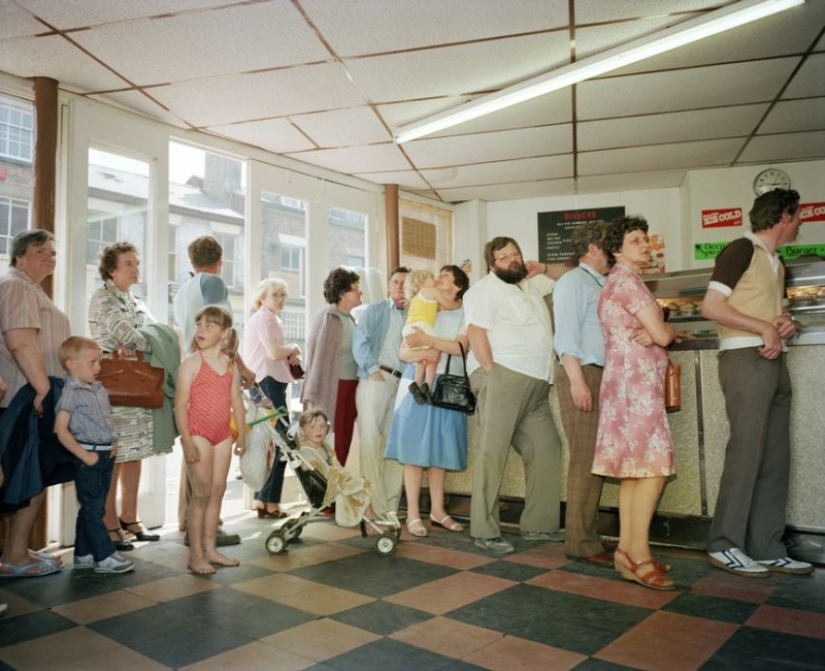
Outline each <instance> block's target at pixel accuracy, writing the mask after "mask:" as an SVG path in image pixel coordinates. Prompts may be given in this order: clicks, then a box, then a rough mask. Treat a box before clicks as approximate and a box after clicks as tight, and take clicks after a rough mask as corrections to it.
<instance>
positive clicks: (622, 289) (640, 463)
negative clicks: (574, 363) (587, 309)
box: [593, 217, 688, 590]
mask: <svg viewBox="0 0 825 671" xmlns="http://www.w3.org/2000/svg"><path fill="white" fill-rule="evenodd" d="M604 250H605V252H606V253H607V257H608V261H609V262H611V263H613V264H614V265H613V268H612V270H611V271H610V274H609V275H608V276H607V281H606V282H605V285H604V288H603V289H602V290H601V292H600V293H599V308H598V310H599V321H600V322H601V325H602V332H603V333H604V341H605V364H604V374H603V376H602V386H601V391H600V394H599V409H600V410H599V431H598V436H597V438H596V454H595V458H594V460H593V473H595V474H596V475H603V476H606V477H611V478H617V479H619V480H621V484H620V485H619V547H618V548H617V549H616V554H615V557H614V562H615V566H616V570H617V571H619V572H620V573H621V574H622V577H623V578H625V580H631V581H634V582H638V583H639V584H641V585H644V586H645V587H649V588H651V589H658V590H669V589H673V588H674V585H673V581H672V580H671V579H670V578H669V577H668V576H667V575H665V573H666V572H667V570H668V569H669V568H670V567H668V566H666V565H664V564H660V563H659V562H657V561H656V560H655V559H653V557H652V556H651V554H650V542H649V536H650V522H651V520H652V519H653V513H654V512H655V511H656V506H657V505H658V502H659V497H660V496H661V494H662V490H663V489H664V486H665V482H666V480H667V478H668V476H671V475H673V474H674V473H675V472H676V471H675V467H674V463H673V440H672V438H671V435H670V426H669V425H668V422H667V415H666V414H665V412H666V411H665V368H666V367H667V350H666V349H665V348H666V347H667V346H668V345H669V344H670V343H671V342H673V341H674V340H675V341H677V342H678V341H679V340H681V339H682V338H685V337H688V335H687V334H684V333H681V332H679V331H676V329H674V328H673V326H671V325H670V324H668V323H667V322H665V321H664V318H663V316H662V309H661V308H660V307H659V304H658V303H657V302H656V299H655V298H654V297H653V294H651V293H650V290H649V289H648V288H647V286H645V283H644V282H643V281H642V278H641V275H640V274H641V271H642V268H644V267H645V265H647V264H648V263H649V262H650V241H649V240H648V237H647V222H646V221H645V220H644V219H643V218H642V217H621V218H619V219H616V220H615V221H613V222H611V224H610V226H609V227H608V229H607V233H606V235H605V239H604Z"/></svg>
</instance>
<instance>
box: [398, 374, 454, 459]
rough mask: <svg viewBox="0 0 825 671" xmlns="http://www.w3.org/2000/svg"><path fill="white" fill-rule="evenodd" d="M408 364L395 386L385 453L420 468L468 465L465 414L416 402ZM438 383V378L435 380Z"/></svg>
mask: <svg viewBox="0 0 825 671" xmlns="http://www.w3.org/2000/svg"><path fill="white" fill-rule="evenodd" d="M413 370H414V369H413V368H412V367H411V366H410V367H408V368H407V370H406V371H405V373H404V377H403V378H401V383H400V384H399V385H398V394H397V396H396V398H395V410H394V412H393V415H392V423H391V424H390V433H389V436H388V438H387V448H386V450H385V453H384V456H385V457H386V458H387V459H394V460H396V461H398V462H400V463H402V464H408V465H410V466H421V467H423V468H443V469H444V470H447V471H463V470H465V469H466V468H467V416H466V415H465V414H464V413H463V412H456V411H455V410H446V409H444V408H436V407H435V406H432V405H419V404H418V403H416V402H415V399H413V397H412V394H410V392H409V389H408V387H409V385H410V383H411V382H412V381H413V379H412V377H407V376H408V375H409V376H411V375H412V371H413ZM435 384H436V386H438V378H436V382H435Z"/></svg>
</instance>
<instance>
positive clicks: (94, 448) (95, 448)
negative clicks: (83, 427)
mask: <svg viewBox="0 0 825 671" xmlns="http://www.w3.org/2000/svg"><path fill="white" fill-rule="evenodd" d="M78 445H80V447H82V448H83V449H84V450H89V452H111V451H112V446H111V445H92V444H91V443H81V442H80V441H78Z"/></svg>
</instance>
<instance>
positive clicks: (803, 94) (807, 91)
mask: <svg viewBox="0 0 825 671" xmlns="http://www.w3.org/2000/svg"><path fill="white" fill-rule="evenodd" d="M823 4H825V3H823ZM811 96H825V54H813V55H811V56H810V57H809V58H808V59H807V60H806V61H805V62H804V63H803V64H802V67H801V68H799V72H797V73H796V75H795V76H794V78H793V79H792V80H791V83H790V84H789V85H788V88H787V89H785V91H783V93H782V98H783V99H785V100H788V99H789V98H808V97H811Z"/></svg>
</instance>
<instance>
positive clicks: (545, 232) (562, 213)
mask: <svg viewBox="0 0 825 671" xmlns="http://www.w3.org/2000/svg"><path fill="white" fill-rule="evenodd" d="M538 216H539V259H538V260H539V261H541V262H542V263H567V262H568V261H569V260H570V256H571V255H572V251H571V249H570V238H571V237H572V235H573V229H574V228H576V226H580V225H581V224H587V223H589V222H591V221H610V220H611V219H615V218H616V217H623V216H624V207H589V208H587V209H586V210H559V211H558V212H539V215H538Z"/></svg>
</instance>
